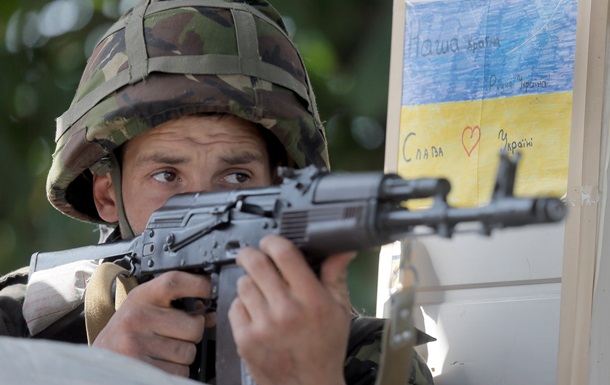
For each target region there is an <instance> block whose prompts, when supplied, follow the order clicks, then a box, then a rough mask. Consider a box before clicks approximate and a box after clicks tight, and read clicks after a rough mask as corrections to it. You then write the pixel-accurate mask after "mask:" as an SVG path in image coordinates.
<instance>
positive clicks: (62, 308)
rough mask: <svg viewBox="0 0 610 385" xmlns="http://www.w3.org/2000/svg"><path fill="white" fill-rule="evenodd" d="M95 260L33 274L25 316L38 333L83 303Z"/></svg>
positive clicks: (31, 330)
mask: <svg viewBox="0 0 610 385" xmlns="http://www.w3.org/2000/svg"><path fill="white" fill-rule="evenodd" d="M98 266H99V265H98V263H97V262H95V261H87V260H84V261H77V262H72V263H68V264H65V265H60V266H57V267H54V268H51V269H47V270H40V271H37V272H35V273H34V274H32V275H31V276H30V278H29V281H28V287H27V290H26V295H25V301H24V303H23V317H24V318H25V321H26V323H27V325H28V329H29V330H30V334H32V335H36V334H38V333H40V332H41V331H43V330H44V329H46V328H47V327H48V326H49V325H51V324H52V323H53V322H55V321H57V320H58V319H60V318H61V317H63V316H64V315H66V314H68V313H69V312H71V311H72V310H74V309H76V308H77V307H78V306H79V305H81V304H82V303H83V301H84V298H85V289H86V287H87V282H88V281H89V278H90V277H91V274H93V272H94V271H95V268H96V267H98Z"/></svg>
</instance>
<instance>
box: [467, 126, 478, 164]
mask: <svg viewBox="0 0 610 385" xmlns="http://www.w3.org/2000/svg"><path fill="white" fill-rule="evenodd" d="M468 132H470V134H468ZM475 132H476V133H477V135H476V138H475V134H474V133H475ZM480 140H481V129H480V128H479V126H474V127H470V126H467V127H466V128H464V131H462V147H464V150H466V154H468V157H470V154H472V151H474V149H475V148H476V147H477V145H478V144H479V141H480Z"/></svg>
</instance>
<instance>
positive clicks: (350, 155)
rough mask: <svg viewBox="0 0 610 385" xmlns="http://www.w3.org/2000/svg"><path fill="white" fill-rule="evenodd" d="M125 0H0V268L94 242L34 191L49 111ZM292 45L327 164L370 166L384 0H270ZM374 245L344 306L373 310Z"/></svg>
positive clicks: (378, 137) (68, 92) (379, 120)
mask: <svg viewBox="0 0 610 385" xmlns="http://www.w3.org/2000/svg"><path fill="white" fill-rule="evenodd" d="M133 3H134V1H133V0H54V1H49V0H28V1H27V2H17V1H3V2H0V74H1V75H0V95H2V102H1V103H0V160H1V163H0V164H1V165H2V166H1V167H0V173H1V174H0V180H1V181H2V182H0V183H1V184H0V274H3V273H6V272H8V271H10V270H12V269H14V268H17V267H21V266H24V265H27V264H28V263H29V258H30V255H31V254H32V253H33V252H35V251H51V250H61V249H65V248H72V247H77V246H82V245H87V244H91V243H95V242H96V241H97V237H98V235H97V233H96V228H95V227H94V226H92V225H89V224H85V223H81V222H78V221H75V220H72V219H68V218H66V217H64V216H63V215H62V214H60V213H59V212H57V211H56V210H55V209H53V208H52V207H51V205H50V204H48V202H47V201H46V195H45V179H46V172H47V170H48V168H49V166H50V160H51V154H52V152H53V149H54V134H55V120H54V119H55V118H56V117H57V116H59V115H61V114H62V113H63V112H64V111H65V110H66V109H67V108H68V106H69V104H70V102H71V99H72V97H73V95H74V91H75V90H76V87H77V84H78V81H79V78H80V75H81V71H82V69H83V68H84V65H85V62H86V58H87V55H88V54H89V53H90V52H91V51H92V49H93V46H94V44H95V43H96V42H97V39H99V37H100V36H101V35H102V34H103V33H104V32H105V30H106V29H107V28H108V27H109V26H110V25H111V23H112V22H113V21H114V20H115V19H116V18H117V17H118V16H119V15H120V14H121V13H122V12H123V11H125V10H126V9H128V8H129V7H130V6H131V5H133ZM272 3H273V5H274V6H275V7H276V8H277V9H278V10H279V11H280V13H281V14H282V15H284V17H285V20H286V23H287V26H288V28H289V30H290V33H291V34H292V36H293V39H294V40H295V42H296V44H297V46H298V47H299V49H300V50H301V52H302V54H303V56H304V58H305V60H306V65H307V67H308V70H309V71H310V76H311V79H312V82H313V84H314V90H315V92H316V95H317V101H318V107H319V110H320V115H321V117H322V119H323V120H324V121H325V122H326V126H327V130H328V139H329V146H330V154H331V162H332V165H333V169H334V170H349V171H359V170H381V169H382V168H383V151H384V140H385V138H384V131H385V130H384V127H385V117H386V104H387V88H388V73H389V54H390V31H391V9H392V6H391V1H379V2H378V1H365V0H333V1H328V0H308V1H293V0H275V1H272ZM376 256H377V252H376V251H369V252H363V253H361V257H360V258H357V259H356V260H355V262H354V263H353V264H352V266H351V267H350V278H349V286H350V292H351V294H352V298H353V301H354V305H355V307H356V308H357V309H359V310H361V311H365V312H366V313H368V314H374V311H375V293H376V280H377V258H376Z"/></svg>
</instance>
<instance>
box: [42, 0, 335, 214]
mask: <svg viewBox="0 0 610 385" xmlns="http://www.w3.org/2000/svg"><path fill="white" fill-rule="evenodd" d="M202 113H220V114H231V115H235V116H237V117H240V118H243V119H246V120H249V121H251V122H254V123H256V124H259V125H261V126H263V127H266V128H267V129H269V130H270V131H271V132H272V133H273V134H275V136H276V137H277V138H278V139H279V141H280V142H281V143H282V145H283V146H284V147H285V149H286V151H287V153H288V155H289V156H290V158H291V159H292V161H294V163H295V165H296V166H297V167H305V166H307V165H309V164H314V165H316V166H326V167H328V155H327V150H326V139H325V136H324V131H323V127H322V124H321V122H320V119H319V116H318V113H317V108H316V104H315V99H314V95H313V92H312V90H311V86H310V83H309V79H308V76H307V73H306V70H305V66H304V65H303V61H302V59H301V57H300V55H299V53H298V52H297V50H296V48H295V47H294V45H293V44H292V42H291V41H290V39H289V38H288V36H287V34H286V31H285V27H284V24H283V22H282V20H281V17H280V16H279V14H278V13H277V11H275V9H273V7H271V5H270V4H268V3H267V2H265V1H257V0H249V1H223V0H190V1H189V0H181V1H162V0H158V1H154V0H152V1H151V0H148V1H143V2H140V3H139V4H138V5H136V6H135V7H134V8H133V9H132V10H130V11H129V12H127V13H126V14H125V15H124V16H123V17H122V18H121V19H120V20H119V21H118V22H117V23H115V24H114V25H113V26H112V27H111V28H110V29H109V30H108V32H107V33H106V34H105V35H104V37H103V38H102V39H101V40H100V42H99V43H98V45H97V46H96V47H95V49H94V51H93V53H92V55H91V57H90V58H89V61H88V63H87V66H86V68H85V70H84V72H83V75H82V78H81V81H80V84H79V86H78V89H77V92H76V96H75V98H74V100H73V102H72V105H71V106H70V108H69V110H68V111H67V112H66V113H64V114H63V115H62V116H61V117H59V118H58V119H57V133H56V138H55V141H56V142H57V147H56V150H55V153H54V154H53V162H52V165H51V170H50V171H49V176H48V179H47V196H48V198H49V201H50V202H51V204H53V206H55V207H56V208H57V209H58V210H60V211H62V212H63V213H64V214H66V215H68V216H71V217H73V218H77V219H80V220H84V221H89V222H94V223H103V221H102V220H101V219H100V217H99V216H98V215H97V211H96V210H95V206H94V203H93V194H92V184H91V171H90V170H95V169H96V168H99V167H100V164H102V162H103V160H104V159H105V158H106V157H107V155H108V154H109V153H110V152H112V151H113V150H114V149H116V148H117V147H118V146H120V145H121V144H123V143H124V142H126V141H128V140H129V139H131V138H133V137H134V136H136V135H138V134H140V133H142V132H144V131H146V130H148V129H150V128H152V127H155V126H157V125H159V124H161V123H163V122H166V121H168V120H171V119H175V118H178V117H180V116H183V115H190V114H202Z"/></svg>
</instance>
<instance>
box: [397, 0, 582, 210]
mask: <svg viewBox="0 0 610 385" xmlns="http://www.w3.org/2000/svg"><path fill="white" fill-rule="evenodd" d="M576 15H577V1H576V0H555V1H513V0H499V1H496V0H473V1H449V0H441V1H419V2H413V1H410V2H408V3H407V6H406V23H405V31H404V33H405V35H404V52H403V54H404V57H403V85H402V102H401V123H400V125H401V126H400V137H399V140H400V146H399V151H400V153H399V157H398V159H399V160H398V172H399V173H400V174H401V175H402V176H403V177H409V178H416V177H430V176H436V177H446V178H448V179H449V180H450V181H451V182H452V192H451V194H450V196H449V200H450V202H451V203H452V204H454V205H469V206H470V205H478V204H484V203H486V202H487V200H488V199H489V197H490V196H491V190H492V188H493V182H494V176H495V172H496V167H497V164H498V160H499V156H498V154H499V152H500V150H501V149H504V150H505V151H507V152H508V153H509V154H516V153H517V152H520V153H521V156H522V157H521V163H520V166H519V171H518V175H517V184H516V187H515V194H516V195H532V194H552V195H563V194H564V193H565V192H566V186H567V173H568V156H569V145H570V126H571V115H572V90H573V85H574V50H575V45H576Z"/></svg>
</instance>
